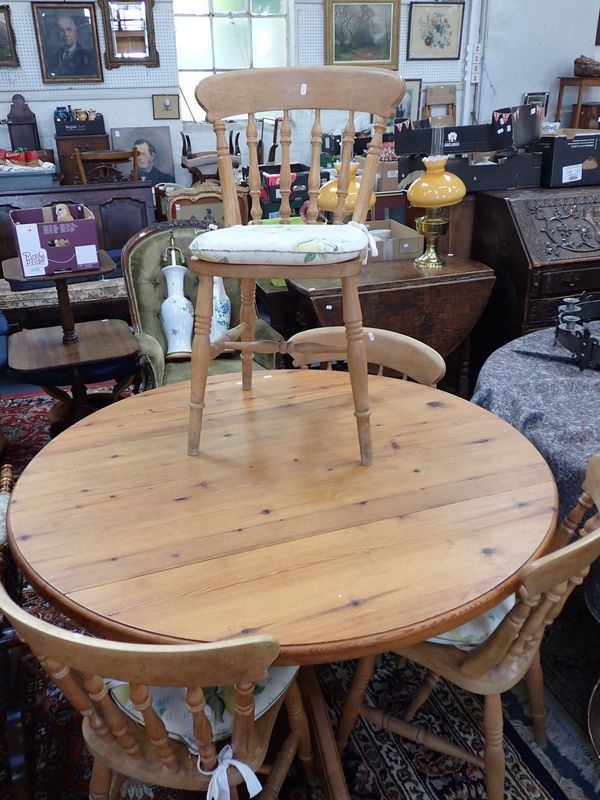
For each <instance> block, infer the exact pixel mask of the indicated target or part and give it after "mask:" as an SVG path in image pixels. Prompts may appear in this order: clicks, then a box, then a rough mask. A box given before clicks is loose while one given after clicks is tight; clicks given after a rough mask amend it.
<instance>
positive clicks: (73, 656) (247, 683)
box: [0, 587, 279, 771]
mask: <svg viewBox="0 0 600 800" xmlns="http://www.w3.org/2000/svg"><path fill="white" fill-rule="evenodd" d="M0 608H1V609H2V610H3V611H4V613H5V615H6V616H7V618H8V619H10V621H11V622H12V624H13V626H14V628H15V630H16V632H17V634H18V636H19V638H20V639H22V640H23V641H24V642H26V643H27V644H28V645H29V647H30V648H31V650H32V652H33V653H34V655H35V656H36V657H37V658H38V659H39V661H40V662H41V664H42V666H43V667H44V669H45V670H46V672H47V673H48V675H49V676H50V677H51V679H52V680H53V681H54V683H56V685H57V686H58V687H59V688H60V689H61V690H62V692H63V693H64V694H65V696H66V697H67V699H68V700H69V702H70V703H71V704H72V705H73V706H74V708H75V709H76V710H77V711H79V712H80V713H81V714H82V716H84V717H87V718H88V720H89V723H90V725H91V727H92V729H93V730H94V731H95V733H96V734H97V735H99V736H101V737H102V738H104V739H105V740H106V741H108V742H114V740H115V739H116V740H117V741H118V743H119V744H120V745H121V747H122V748H123V751H124V752H125V753H127V755H129V756H132V757H134V758H135V757H136V754H137V755H139V756H140V757H141V756H142V750H141V747H140V743H139V741H138V738H137V737H133V736H132V735H131V734H130V733H129V732H126V733H123V729H124V728H126V722H127V717H126V716H125V714H124V713H123V711H122V710H121V709H120V708H119V707H118V706H117V705H116V703H114V702H113V700H112V698H111V696H110V694H109V692H108V690H107V687H106V684H105V683H104V680H103V679H104V678H105V677H110V678H114V679H116V680H119V681H125V682H127V683H128V684H129V685H130V693H131V699H132V701H133V703H134V706H135V707H136V708H137V709H138V710H139V711H140V712H141V713H142V715H143V718H144V723H145V726H146V730H147V731H148V735H149V736H150V738H151V739H152V741H153V742H159V743H160V744H159V745H157V747H156V752H157V755H158V757H159V758H160V760H161V761H162V762H163V764H164V765H165V766H167V767H168V766H171V767H173V766H174V767H175V768H177V763H176V762H177V758H176V757H175V750H176V745H175V744H174V743H173V742H172V740H170V739H168V738H167V732H166V729H165V726H164V724H163V722H162V720H161V719H160V717H159V716H158V715H157V714H156V712H155V711H154V709H153V707H152V702H151V693H150V690H149V688H148V687H149V686H171V687H181V688H184V689H185V690H186V693H185V698H186V703H187V705H188V707H189V708H190V711H191V714H192V718H193V722H194V725H193V734H194V738H195V739H196V742H197V744H198V752H199V753H200V759H201V764H202V769H204V770H207V771H208V770H212V769H214V767H215V766H216V761H217V753H216V748H215V744H214V742H213V735H212V729H211V725H210V722H209V719H208V717H207V714H206V711H205V707H206V701H205V696H204V692H203V688H205V687H214V686H219V685H221V686H223V685H225V686H234V688H235V696H236V697H235V710H234V712H233V714H232V716H233V731H232V740H233V742H234V750H235V755H236V757H237V758H239V759H241V760H244V759H245V758H246V757H247V755H248V753H251V752H252V748H253V745H254V741H255V730H256V728H255V722H254V697H253V691H254V685H255V683H256V682H257V681H259V680H263V679H265V678H266V677H267V670H268V668H269V666H270V665H271V664H272V662H273V661H274V660H275V658H276V657H277V655H278V653H279V644H278V643H277V641H276V640H275V639H273V638H272V637H270V636H248V637H244V638H240V639H229V640H226V641H221V642H216V643H215V644H189V645H187V644H186V645H141V644H139V645H136V644H123V643H121V642H112V641H107V640H103V639H96V638H92V637H88V636H81V635H78V634H74V633H71V632H69V631H66V630H64V629H62V628H57V627H55V626H54V625H49V624H48V623H46V622H43V621H42V620H40V619H38V618H36V617H33V616H31V615H30V614H28V613H27V612H25V611H23V610H22V609H21V608H20V607H19V606H18V605H16V604H15V603H14V602H13V601H12V600H11V599H10V597H9V596H8V594H7V593H6V591H5V590H4V588H2V587H0ZM163 740H164V741H163Z"/></svg>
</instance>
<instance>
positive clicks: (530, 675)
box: [525, 649, 546, 747]
mask: <svg viewBox="0 0 600 800" xmlns="http://www.w3.org/2000/svg"><path fill="white" fill-rule="evenodd" d="M525 683H526V684H527V691H528V693H529V713H530V715H531V722H532V725H533V735H534V736H535V740H536V742H537V743H538V744H539V745H540V747H545V746H546V709H545V707H544V673H543V671H542V664H541V662H540V651H539V649H538V650H537V652H536V654H535V658H534V659H533V661H532V662H531V666H530V667H529V670H528V671H527V674H526V675H525Z"/></svg>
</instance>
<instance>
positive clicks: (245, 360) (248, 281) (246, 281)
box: [240, 278, 256, 391]
mask: <svg viewBox="0 0 600 800" xmlns="http://www.w3.org/2000/svg"><path fill="white" fill-rule="evenodd" d="M240 299H241V306H240V322H241V323H242V324H244V325H245V328H244V330H243V331H242V334H241V336H240V340H241V341H242V342H251V341H253V340H254V338H255V331H256V304H255V302H256V280H255V279H254V278H241V280H240ZM253 355H254V354H253V353H252V351H251V350H244V351H242V389H243V390H244V391H250V389H252V361H253Z"/></svg>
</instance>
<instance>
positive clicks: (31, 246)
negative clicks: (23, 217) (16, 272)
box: [15, 222, 48, 278]
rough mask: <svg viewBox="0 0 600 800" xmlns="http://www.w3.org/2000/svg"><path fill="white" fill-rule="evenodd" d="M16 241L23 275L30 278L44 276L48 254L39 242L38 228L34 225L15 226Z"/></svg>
mask: <svg viewBox="0 0 600 800" xmlns="http://www.w3.org/2000/svg"><path fill="white" fill-rule="evenodd" d="M15 230H16V232H17V241H18V242H19V252H20V254H21V264H22V265H23V275H25V277H26V278H32V277H35V276H37V275H45V274H46V267H47V266H48V254H47V253H46V251H45V250H44V248H43V247H42V245H41V242H40V235H39V233H38V227H37V225H36V224H35V223H33V222H32V223H29V224H21V225H16V226H15Z"/></svg>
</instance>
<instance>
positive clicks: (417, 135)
mask: <svg viewBox="0 0 600 800" xmlns="http://www.w3.org/2000/svg"><path fill="white" fill-rule="evenodd" d="M542 119H543V110H542V109H541V108H540V107H539V106H514V107H512V108H500V109H498V110H497V111H494V112H493V113H492V121H491V123H489V124H488V125H451V126H448V127H445V128H444V129H443V131H444V132H443V143H442V152H443V153H444V154H445V155H455V154H456V153H470V152H478V151H489V150H495V151H496V150H517V149H518V148H519V147H525V146H526V145H529V144H532V143H533V142H535V141H536V140H537V139H538V138H539V136H540V134H541V131H542ZM394 129H395V135H396V139H395V143H396V144H395V146H396V153H398V154H399V155H401V154H406V155H424V156H425V155H429V154H430V153H431V139H432V128H412V129H411V128H407V127H406V125H402V124H400V123H399V124H396V125H395V126H394Z"/></svg>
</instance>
